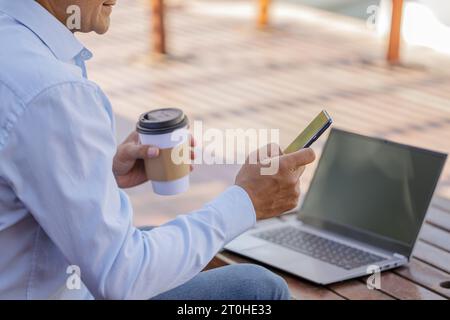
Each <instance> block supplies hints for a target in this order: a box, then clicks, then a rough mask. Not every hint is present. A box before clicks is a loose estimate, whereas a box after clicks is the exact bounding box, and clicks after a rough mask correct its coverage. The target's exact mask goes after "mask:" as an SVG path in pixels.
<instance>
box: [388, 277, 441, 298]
mask: <svg viewBox="0 0 450 320" xmlns="http://www.w3.org/2000/svg"><path fill="white" fill-rule="evenodd" d="M380 285H381V291H382V292H384V293H387V294H389V295H391V296H393V297H395V298H397V299H401V300H443V299H445V298H444V297H442V296H441V295H439V294H436V293H435V292H433V291H431V290H429V289H427V288H425V287H422V286H421V285H418V284H416V283H414V282H412V281H409V280H408V279H405V278H403V277H400V276H399V275H397V274H395V273H393V272H391V271H387V272H382V273H381V283H380Z"/></svg>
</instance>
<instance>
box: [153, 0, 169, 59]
mask: <svg viewBox="0 0 450 320" xmlns="http://www.w3.org/2000/svg"><path fill="white" fill-rule="evenodd" d="M151 9H152V39H153V53H155V54H165V53H166V31H165V26H164V1H163V0H151Z"/></svg>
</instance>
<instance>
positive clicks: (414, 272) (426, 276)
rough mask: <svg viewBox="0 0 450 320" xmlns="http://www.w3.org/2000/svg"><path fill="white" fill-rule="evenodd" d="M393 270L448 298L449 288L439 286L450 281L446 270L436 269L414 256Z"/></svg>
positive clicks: (449, 294) (449, 295) (449, 275)
mask: <svg viewBox="0 0 450 320" xmlns="http://www.w3.org/2000/svg"><path fill="white" fill-rule="evenodd" d="M393 272H394V273H396V274H398V275H400V276H402V277H404V278H406V279H409V280H410V281H413V282H415V283H417V284H420V285H421V286H423V287H426V288H428V289H430V290H432V291H434V292H437V293H439V294H441V295H443V296H445V297H447V298H450V289H446V288H443V287H442V286H441V284H442V283H444V282H447V281H450V274H449V273H447V272H444V271H441V270H438V269H436V268H434V267H432V266H430V265H429V264H427V263H425V262H422V261H420V260H417V259H415V258H413V259H411V261H410V262H409V264H408V265H406V266H404V267H400V268H398V269H395V270H394V271H393Z"/></svg>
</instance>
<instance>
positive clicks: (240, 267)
mask: <svg viewBox="0 0 450 320" xmlns="http://www.w3.org/2000/svg"><path fill="white" fill-rule="evenodd" d="M289 298H290V294H289V289H288V286H287V284H286V281H284V279H283V278H281V277H280V276H278V275H276V274H274V273H272V272H271V271H269V270H267V269H266V268H263V267H260V266H257V265H254V264H236V265H230V266H226V267H221V268H217V269H212V270H208V271H204V272H200V273H199V274H198V275H197V276H195V277H194V278H193V279H192V280H190V281H188V282H186V283H185V284H183V285H181V286H179V287H177V288H175V289H172V290H169V291H167V292H164V293H162V294H160V295H158V296H156V297H154V298H153V299H155V300H288V299H289Z"/></svg>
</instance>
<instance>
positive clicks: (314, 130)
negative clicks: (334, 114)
mask: <svg viewBox="0 0 450 320" xmlns="http://www.w3.org/2000/svg"><path fill="white" fill-rule="evenodd" d="M332 123H333V119H331V117H330V115H329V114H328V113H327V112H326V111H325V110H322V112H320V113H319V114H318V115H317V117H315V118H314V120H313V121H311V123H310V124H309V125H308V126H307V127H306V128H305V130H303V131H302V132H301V133H300V134H299V135H298V136H297V138H295V140H294V141H292V143H291V144H290V145H289V146H288V147H287V148H286V149H285V150H284V153H292V152H295V151H297V150H300V149H303V148H308V147H310V146H311V145H312V144H313V143H314V141H316V140H317V139H319V137H320V136H321V135H322V133H324V132H325V131H326V130H327V129H328V128H329V127H330V125H331V124H332Z"/></svg>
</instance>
